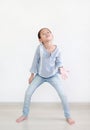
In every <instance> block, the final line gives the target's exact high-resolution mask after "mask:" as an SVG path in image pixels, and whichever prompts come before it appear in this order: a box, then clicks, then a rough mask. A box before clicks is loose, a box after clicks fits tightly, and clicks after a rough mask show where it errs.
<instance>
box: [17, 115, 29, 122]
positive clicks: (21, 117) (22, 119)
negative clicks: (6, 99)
mask: <svg viewBox="0 0 90 130" xmlns="http://www.w3.org/2000/svg"><path fill="white" fill-rule="evenodd" d="M27 118H28V117H27V116H20V117H19V118H18V119H17V120H16V122H17V123H20V122H22V121H24V120H27Z"/></svg>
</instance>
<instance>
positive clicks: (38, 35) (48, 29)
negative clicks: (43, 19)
mask: <svg viewBox="0 0 90 130" xmlns="http://www.w3.org/2000/svg"><path fill="white" fill-rule="evenodd" d="M44 29H47V30H48V31H49V32H51V31H50V30H49V29H48V28H41V29H40V30H39V32H38V38H39V39H40V38H41V36H40V34H41V31H42V30H44Z"/></svg>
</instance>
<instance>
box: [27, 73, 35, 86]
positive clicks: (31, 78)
mask: <svg viewBox="0 0 90 130" xmlns="http://www.w3.org/2000/svg"><path fill="white" fill-rule="evenodd" d="M33 79H34V74H31V76H30V78H29V80H28V82H29V84H30V83H31V82H32V80H33Z"/></svg>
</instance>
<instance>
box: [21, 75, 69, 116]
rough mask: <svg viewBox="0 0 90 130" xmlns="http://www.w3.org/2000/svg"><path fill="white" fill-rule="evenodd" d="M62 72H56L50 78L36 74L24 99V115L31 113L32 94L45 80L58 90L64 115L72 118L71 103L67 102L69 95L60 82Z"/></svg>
mask: <svg viewBox="0 0 90 130" xmlns="http://www.w3.org/2000/svg"><path fill="white" fill-rule="evenodd" d="M59 75H60V74H58V73H57V74H55V75H54V76H52V77H49V78H43V77H41V76H39V75H38V74H36V75H35V77H34V79H33V81H32V82H31V84H29V86H28V88H27V90H26V93H25V99H24V105H23V115H24V116H28V114H29V107H30V100H31V96H32V94H33V93H34V91H35V90H36V89H37V88H38V87H39V86H40V85H41V84H42V83H44V82H48V83H50V84H51V85H52V86H53V87H54V88H55V89H56V91H57V93H58V95H59V97H60V99H61V102H62V106H63V110H64V115H65V117H66V118H70V110H69V104H68V102H67V97H66V95H65V93H64V90H63V86H62V85H61V82H60V76H59Z"/></svg>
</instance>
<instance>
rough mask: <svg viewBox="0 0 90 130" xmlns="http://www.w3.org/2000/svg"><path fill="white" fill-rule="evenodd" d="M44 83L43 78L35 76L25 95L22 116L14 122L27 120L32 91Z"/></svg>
mask: <svg viewBox="0 0 90 130" xmlns="http://www.w3.org/2000/svg"><path fill="white" fill-rule="evenodd" d="M43 82H44V80H43V78H42V77H40V76H38V75H36V76H35V78H34V79H33V81H32V82H31V84H29V86H28V89H27V90H26V93H25V99H24V105H23V115H22V116H21V117H19V118H18V119H17V120H16V122H21V121H23V120H26V119H27V116H28V114H29V107H30V100H31V96H32V94H33V93H34V91H35V90H36V89H37V88H38V87H39V86H40V85H41V84H42V83H43Z"/></svg>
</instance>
